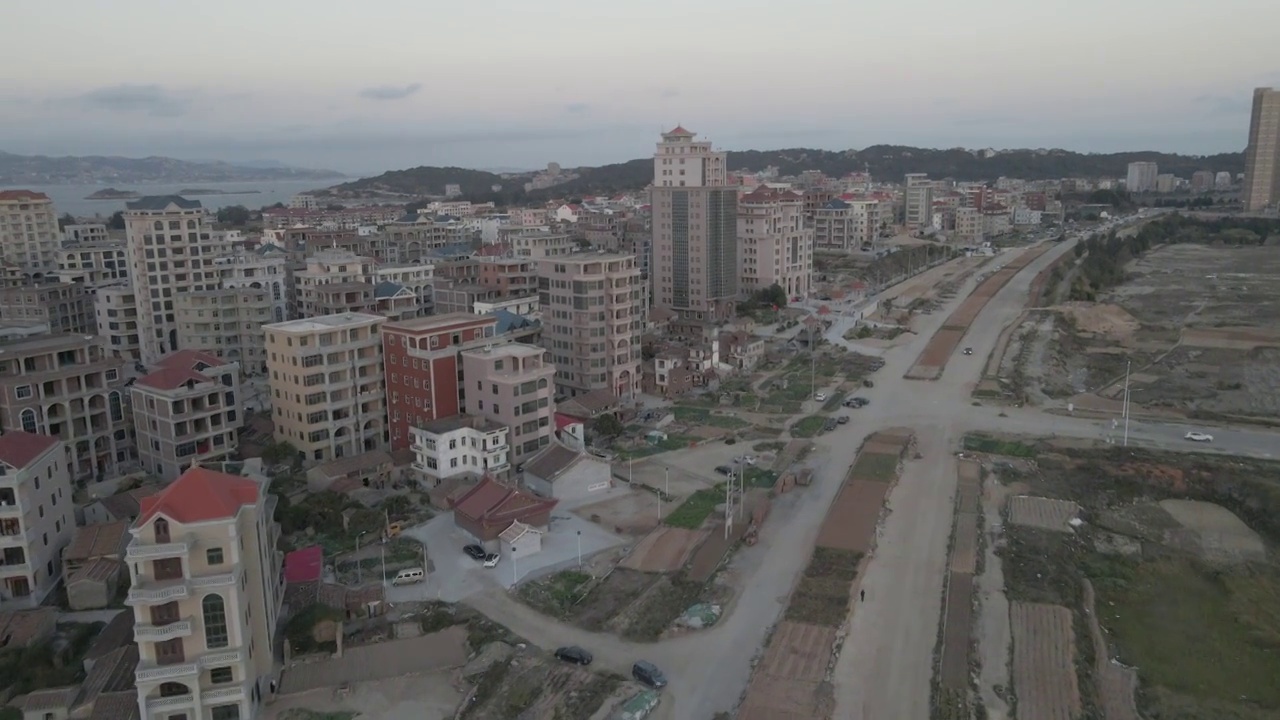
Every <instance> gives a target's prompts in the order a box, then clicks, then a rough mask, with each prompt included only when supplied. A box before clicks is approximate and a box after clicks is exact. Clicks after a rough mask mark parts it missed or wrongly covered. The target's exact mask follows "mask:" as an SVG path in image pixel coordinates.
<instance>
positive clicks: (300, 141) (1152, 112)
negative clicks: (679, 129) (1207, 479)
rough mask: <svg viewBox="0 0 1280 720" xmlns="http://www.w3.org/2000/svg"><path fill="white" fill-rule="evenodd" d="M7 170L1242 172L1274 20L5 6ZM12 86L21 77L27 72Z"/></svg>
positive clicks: (625, 0) (1238, 5) (1180, 1)
mask: <svg viewBox="0 0 1280 720" xmlns="http://www.w3.org/2000/svg"><path fill="white" fill-rule="evenodd" d="M6 5H7V7H5V9H4V11H3V12H2V13H0V18H2V19H3V25H4V26H5V28H6V32H5V33H4V42H3V43H0V67H3V68H6V72H4V73H0V150H3V151H7V152H14V153H21V154H45V155H90V154H96V155H125V156H146V155H168V156H172V157H178V158H184V159H220V160H227V161H233V162H234V161H261V160H277V161H282V162H286V163H289V164H292V165H298V166H304V167H317V168H329V169H336V170H340V171H344V172H348V173H351V174H371V173H377V172H382V171H384V170H389V169H399V168H405V167H414V166H417V165H460V166H464V167H475V168H536V167H541V166H544V165H545V164H546V163H548V162H552V161H554V162H558V163H560V164H561V165H562V166H565V167H571V166H577V165H599V164H604V163H609V162H620V161H624V160H629V159H633V158H638V157H646V156H649V155H651V154H652V153H653V146H654V143H655V142H656V141H657V139H658V133H659V132H660V131H661V130H663V129H669V128H670V127H672V126H674V125H676V124H677V123H679V124H683V125H684V126H685V127H687V128H689V129H691V130H693V131H695V132H697V133H699V134H700V135H702V136H704V137H707V138H710V139H711V140H712V141H713V142H714V143H715V144H716V145H717V146H718V147H720V148H722V149H727V150H745V149H759V150H766V149H775V148H787V147H819V148H825V149H832V150H840V149H847V148H862V147H866V146H869V145H875V144H882V143H891V144H902V145H914V146H921V147H957V146H961V147H970V148H981V147H996V148H1015V147H1062V148H1067V149H1071V150H1078V151H1082V152H1116V151H1123V150H1161V151H1168V152H1183V153H1193V154H1208V153H1216V152H1229V151H1239V150H1241V149H1243V147H1244V145H1245V142H1246V135H1247V131H1248V125H1249V103H1250V98H1251V95H1252V90H1253V88H1254V87H1258V86H1269V85H1270V86H1278V87H1280V43H1278V42H1276V41H1275V31H1276V30H1275V29H1276V28H1277V27H1280V2H1277V1H1276V0H1217V1H1216V2H1213V3H1209V4H1206V3H1203V2H1193V1H1192V0H1118V1H1117V0H1105V1H1104V0H1071V1H1069V2H1068V1H1066V0H1037V2H1026V0H1016V1H1015V0H967V1H966V2H959V1H958V0H915V1H914V2H905V3H904V2H874V3H872V2H865V1H861V0H789V2H779V1H778V0H682V1H680V2H677V1H676V0H645V1H644V2H637V1H635V0H592V1H590V2H587V1H585V0H536V1H531V0H466V1H465V2H458V1H457V0H451V1H450V2H442V1H441V0H361V2H358V3H357V2H351V0H343V1H342V2H336V1H334V0H306V1H305V2H304V1H302V0H217V2H208V1H206V2H200V3H196V2H175V1H174V0H115V1H114V2H110V3H107V2H102V1H101V0H53V1H52V2H21V3H18V2H15V3H7V4H6ZM15 69H16V71H15Z"/></svg>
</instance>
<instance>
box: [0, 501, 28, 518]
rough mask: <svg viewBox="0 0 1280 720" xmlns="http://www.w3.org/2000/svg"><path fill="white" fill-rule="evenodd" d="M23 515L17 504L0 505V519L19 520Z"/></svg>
mask: <svg viewBox="0 0 1280 720" xmlns="http://www.w3.org/2000/svg"><path fill="white" fill-rule="evenodd" d="M24 514H25V513H23V511H22V508H21V507H19V506H18V505H17V503H11V502H7V503H0V518H20V517H22V516H23V515H24Z"/></svg>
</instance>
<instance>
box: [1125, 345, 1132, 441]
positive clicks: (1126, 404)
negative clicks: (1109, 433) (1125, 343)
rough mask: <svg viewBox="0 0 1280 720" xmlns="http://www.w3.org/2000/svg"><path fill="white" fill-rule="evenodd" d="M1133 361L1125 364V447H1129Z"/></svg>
mask: <svg viewBox="0 0 1280 720" xmlns="http://www.w3.org/2000/svg"><path fill="white" fill-rule="evenodd" d="M1132 364H1133V361H1132V360H1130V361H1127V362H1126V363H1125V364H1124V446H1125V447H1129V367H1130V366H1131V365H1132Z"/></svg>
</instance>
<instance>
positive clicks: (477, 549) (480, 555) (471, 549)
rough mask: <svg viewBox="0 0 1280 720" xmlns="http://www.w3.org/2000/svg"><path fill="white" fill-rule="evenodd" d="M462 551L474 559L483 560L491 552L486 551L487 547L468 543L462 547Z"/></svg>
mask: <svg viewBox="0 0 1280 720" xmlns="http://www.w3.org/2000/svg"><path fill="white" fill-rule="evenodd" d="M462 552H464V553H466V554H467V557H469V558H471V559H472V560H483V559H484V557H485V556H486V555H488V554H489V553H487V552H485V549H484V548H483V547H481V546H479V545H467V546H466V547H464V548H462Z"/></svg>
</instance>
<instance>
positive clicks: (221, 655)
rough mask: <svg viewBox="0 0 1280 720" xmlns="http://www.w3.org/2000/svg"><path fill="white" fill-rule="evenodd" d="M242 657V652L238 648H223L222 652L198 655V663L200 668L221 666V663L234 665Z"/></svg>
mask: <svg viewBox="0 0 1280 720" xmlns="http://www.w3.org/2000/svg"><path fill="white" fill-rule="evenodd" d="M243 659H244V652H242V651H241V650H240V649H239V648H235V649H233V650H223V651H222V652H214V653H205V654H203V655H201V656H200V660H199V664H200V667H202V668H211V667H221V666H223V665H234V664H236V663H238V662H240V661H241V660H243Z"/></svg>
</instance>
